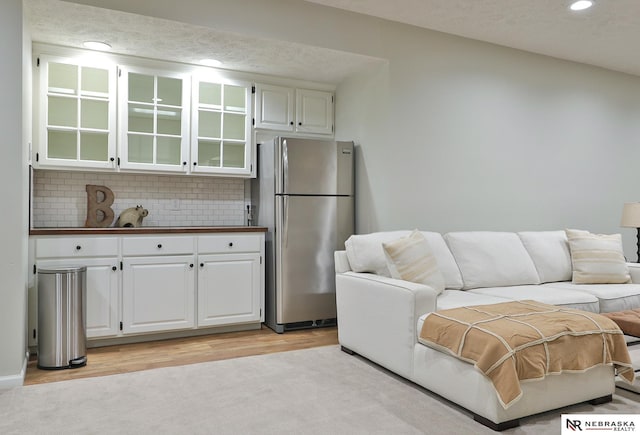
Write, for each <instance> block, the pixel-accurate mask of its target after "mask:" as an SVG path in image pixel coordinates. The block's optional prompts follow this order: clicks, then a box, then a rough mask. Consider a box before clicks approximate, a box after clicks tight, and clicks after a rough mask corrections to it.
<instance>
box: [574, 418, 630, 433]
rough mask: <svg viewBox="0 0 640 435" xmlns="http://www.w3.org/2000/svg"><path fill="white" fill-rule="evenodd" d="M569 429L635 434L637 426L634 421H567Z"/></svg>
mask: <svg viewBox="0 0 640 435" xmlns="http://www.w3.org/2000/svg"><path fill="white" fill-rule="evenodd" d="M567 429H571V430H579V431H582V430H595V429H604V430H611V431H614V432H635V431H636V426H635V424H634V423H633V421H623V420H618V421H615V420H614V421H606V420H593V421H589V420H582V421H580V420H577V421H576V420H567Z"/></svg>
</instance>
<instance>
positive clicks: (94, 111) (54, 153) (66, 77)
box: [33, 56, 116, 169]
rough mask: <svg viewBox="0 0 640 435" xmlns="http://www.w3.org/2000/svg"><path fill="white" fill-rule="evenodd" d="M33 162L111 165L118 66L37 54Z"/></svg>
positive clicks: (114, 158)
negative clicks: (37, 98) (36, 127)
mask: <svg viewBox="0 0 640 435" xmlns="http://www.w3.org/2000/svg"><path fill="white" fill-rule="evenodd" d="M37 64H38V65H39V66H38V68H39V69H40V81H39V83H40V105H39V115H38V116H39V117H40V120H39V121H38V125H39V126H40V133H39V135H38V144H36V154H35V158H34V159H33V160H35V162H34V163H35V164H36V165H37V166H43V167H44V166H61V167H83V168H105V169H112V168H115V160H116V66H115V65H112V64H109V63H108V62H106V61H105V62H100V61H96V60H93V61H92V62H91V65H86V64H83V63H81V62H79V61H77V60H75V59H63V58H58V57H52V56H40V57H39V58H38V63H37Z"/></svg>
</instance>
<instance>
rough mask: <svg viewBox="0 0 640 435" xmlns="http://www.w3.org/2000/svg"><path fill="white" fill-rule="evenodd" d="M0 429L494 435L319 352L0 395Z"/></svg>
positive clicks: (623, 408) (404, 387)
mask: <svg viewBox="0 0 640 435" xmlns="http://www.w3.org/2000/svg"><path fill="white" fill-rule="evenodd" d="M90 363H91V362H89V364H90ZM79 370H82V369H79ZM639 409H640V395H637V394H634V393H632V392H629V391H623V390H620V389H617V390H616V395H615V396H614V400H613V402H611V403H608V404H604V405H600V406H597V407H596V406H592V405H588V404H581V405H577V406H573V407H570V408H568V409H564V410H559V411H556V412H551V413H545V414H541V415H538V416H534V417H530V418H528V419H523V420H522V421H521V424H522V426H521V427H519V428H515V429H512V430H509V431H505V432H503V433H508V434H511V433H513V434H531V435H534V434H535V435H539V434H558V433H560V414H561V413H562V412H565V413H621V414H633V413H636V412H638V410H639ZM0 433H1V434H242V435H245V434H278V435H283V434H296V435H298V434H322V435H328V434H350V435H351V434H394V435H396V434H456V435H459V434H491V433H495V432H492V431H491V430H489V429H487V428H485V427H484V426H481V425H479V424H478V423H475V422H474V421H473V420H472V419H471V418H470V417H469V416H468V415H467V413H466V412H465V411H463V410H461V409H460V408H458V407H456V406H455V405H452V404H450V403H447V402H444V401H442V400H441V399H439V398H437V397H436V396H434V395H433V394H431V393H429V392H426V391H425V390H423V389H421V388H419V387H416V386H414V385H412V384H408V383H406V382H405V381H403V380H401V379H399V378H398V377H396V376H394V375H391V374H389V372H387V371H384V370H382V369H380V368H379V367H377V366H375V365H373V364H371V363H369V362H367V361H366V360H364V359H362V358H360V357H357V356H349V355H347V354H345V353H344V352H341V351H340V349H339V347H338V346H327V347H320V348H315V349H309V350H301V351H293V352H284V353H277V354H270V355H264V356H254V357H247V358H239V359H234V360H226V361H217V362H210V363H203V364H194V365H188V366H181V367H170V368H163V369H155V370H148V371H143V372H136V373H127V374H121V375H113V376H106V377H101V378H90V379H79V380H73V381H65V382H57V383H50V384H41V385H33V386H27V387H19V388H14V389H11V390H4V391H0Z"/></svg>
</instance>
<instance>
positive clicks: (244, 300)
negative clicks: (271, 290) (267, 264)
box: [198, 234, 264, 327]
mask: <svg viewBox="0 0 640 435" xmlns="http://www.w3.org/2000/svg"><path fill="white" fill-rule="evenodd" d="M263 255H264V235H262V234H255V235H237V234H221V235H213V236H201V237H199V238H198V263H199V264H198V326H199V327H202V326H217V325H229V324H235V323H249V322H260V321H261V317H262V311H263V310H262V304H263V294H264V278H263V273H262V271H263V268H262V258H263Z"/></svg>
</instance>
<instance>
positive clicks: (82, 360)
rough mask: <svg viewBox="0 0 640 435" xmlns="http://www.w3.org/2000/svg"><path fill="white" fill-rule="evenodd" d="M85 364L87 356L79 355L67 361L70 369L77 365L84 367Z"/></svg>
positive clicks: (75, 367)
mask: <svg viewBox="0 0 640 435" xmlns="http://www.w3.org/2000/svg"><path fill="white" fill-rule="evenodd" d="M86 365H87V357H86V356H81V357H80V358H76V359H72V360H71V361H69V368H70V369H77V368H78V367H84V366H86Z"/></svg>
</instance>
